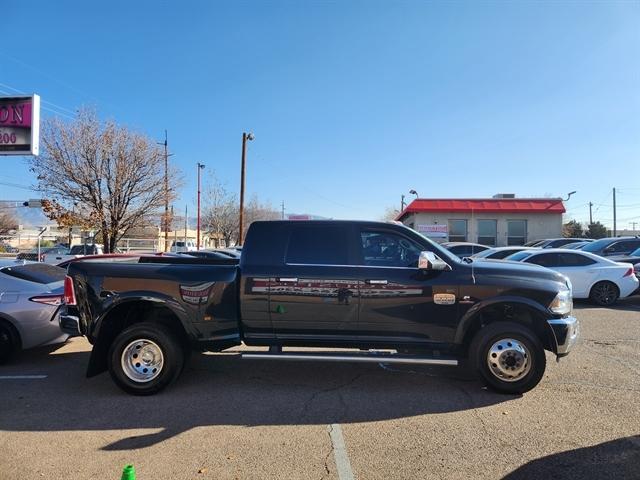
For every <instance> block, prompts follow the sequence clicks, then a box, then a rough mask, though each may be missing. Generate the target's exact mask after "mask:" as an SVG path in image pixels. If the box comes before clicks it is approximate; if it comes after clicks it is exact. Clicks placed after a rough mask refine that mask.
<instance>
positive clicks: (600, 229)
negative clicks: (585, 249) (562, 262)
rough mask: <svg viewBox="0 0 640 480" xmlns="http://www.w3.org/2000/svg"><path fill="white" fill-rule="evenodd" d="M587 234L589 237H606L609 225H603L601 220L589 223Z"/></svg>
mask: <svg viewBox="0 0 640 480" xmlns="http://www.w3.org/2000/svg"><path fill="white" fill-rule="evenodd" d="M586 234H587V238H595V239H598V238H605V237H606V236H607V227H605V226H604V225H602V224H601V223H600V222H593V223H591V224H589V227H588V228H587V231H586Z"/></svg>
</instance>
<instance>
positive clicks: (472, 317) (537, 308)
mask: <svg viewBox="0 0 640 480" xmlns="http://www.w3.org/2000/svg"><path fill="white" fill-rule="evenodd" d="M501 304H510V305H517V306H519V307H522V308H524V309H525V310H528V311H530V312H531V313H533V314H534V315H533V318H534V322H538V323H539V324H540V326H542V330H543V331H545V332H547V334H548V335H550V337H549V338H551V339H553V342H552V343H553V344H554V346H555V335H554V333H553V329H552V328H551V326H550V325H549V324H548V323H547V322H546V319H547V318H551V313H550V312H549V311H548V310H547V309H546V308H545V307H543V306H542V305H541V304H539V303H538V302H536V301H534V300H531V299H529V298H526V297H520V296H502V297H493V298H488V299H486V300H482V301H481V302H478V303H476V304H475V305H473V306H472V307H471V308H470V309H469V310H467V312H466V313H465V314H464V316H463V317H462V318H461V319H460V322H459V324H458V328H457V329H456V334H455V338H454V343H456V344H462V343H463V342H464V338H465V335H466V334H467V332H468V331H469V329H470V328H471V327H472V325H473V324H474V322H475V321H476V318H477V315H478V314H479V313H481V312H482V311H484V310H485V309H487V308H490V307H493V306H496V305H501ZM541 318H542V319H545V321H540V319H541ZM542 340H544V339H542Z"/></svg>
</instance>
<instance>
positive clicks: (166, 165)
mask: <svg viewBox="0 0 640 480" xmlns="http://www.w3.org/2000/svg"><path fill="white" fill-rule="evenodd" d="M158 145H164V221H163V222H162V224H163V227H164V251H165V252H166V251H167V247H168V245H169V228H168V226H169V157H170V156H171V154H170V153H169V152H168V151H167V145H168V142H167V131H166V130H165V131H164V142H159V143H158Z"/></svg>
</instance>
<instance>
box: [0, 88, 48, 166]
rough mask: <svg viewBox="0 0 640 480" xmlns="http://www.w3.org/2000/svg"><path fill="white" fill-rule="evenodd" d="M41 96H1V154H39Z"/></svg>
mask: <svg viewBox="0 0 640 480" xmlns="http://www.w3.org/2000/svg"><path fill="white" fill-rule="evenodd" d="M39 140H40V97H39V96H38V95H31V96H29V97H24V96H20V97H0V155H38V153H39V147H40V145H39Z"/></svg>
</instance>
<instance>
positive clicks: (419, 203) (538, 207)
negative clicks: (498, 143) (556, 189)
mask: <svg viewBox="0 0 640 480" xmlns="http://www.w3.org/2000/svg"><path fill="white" fill-rule="evenodd" d="M472 212H473V213H555V214H562V213H564V212H565V208H564V205H563V203H562V199H561V198H517V199H516V198H510V199H505V198H475V199H453V198H417V199H415V200H414V201H413V202H411V203H410V204H409V205H408V206H407V208H405V209H404V211H403V212H401V213H400V214H399V215H398V217H397V220H400V219H402V218H403V217H404V216H406V215H407V214H410V213H472Z"/></svg>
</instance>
